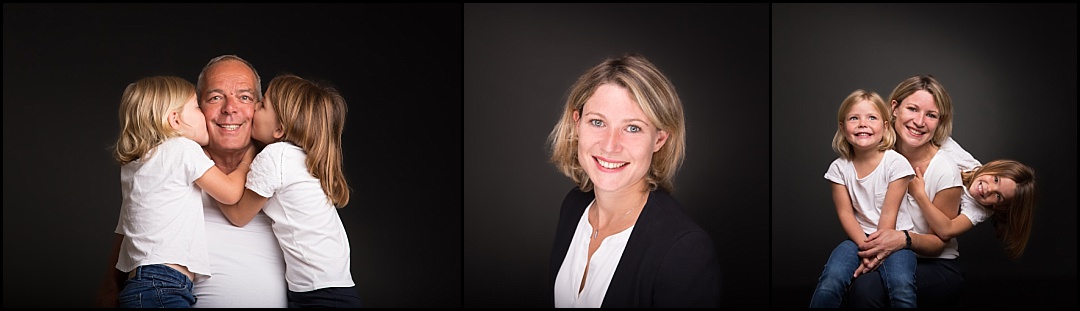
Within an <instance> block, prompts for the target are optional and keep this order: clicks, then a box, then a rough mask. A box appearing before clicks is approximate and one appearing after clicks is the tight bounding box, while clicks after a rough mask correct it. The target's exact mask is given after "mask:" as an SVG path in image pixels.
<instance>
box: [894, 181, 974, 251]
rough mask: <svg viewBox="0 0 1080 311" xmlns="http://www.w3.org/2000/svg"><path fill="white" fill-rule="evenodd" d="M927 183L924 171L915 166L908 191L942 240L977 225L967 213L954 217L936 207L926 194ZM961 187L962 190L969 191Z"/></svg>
mask: <svg viewBox="0 0 1080 311" xmlns="http://www.w3.org/2000/svg"><path fill="white" fill-rule="evenodd" d="M925 184H926V181H925V180H923V174H922V172H921V171H920V170H919V168H915V178H914V179H912V180H911V184H910V185H908V192H910V193H911V196H912V197H914V198H915V201H916V202H918V203H919V209H920V210H922V213H923V217H924V218H926V223H927V224H930V228H931V229H933V230H934V233H935V234H937V235H938V236H939V237H941V239H942V240H949V239H952V238H954V237H956V236H959V235H960V234H961V233H964V232H967V231H968V230H969V229H971V228H973V227H975V225H973V224H971V220H970V219H968V217H967V215H964V214H960V215H959V216H957V217H955V218H952V219H949V217H948V216H945V212H943V211H942V210H940V209H938V208H936V206H934V203H933V202H931V201H930V197H929V196H927V195H926V190H925V188H924V185H925ZM961 189H962V190H961V191H967V190H966V189H963V188H961ZM946 190H949V189H946ZM943 191H945V190H943ZM957 206H958V207H959V203H957Z"/></svg>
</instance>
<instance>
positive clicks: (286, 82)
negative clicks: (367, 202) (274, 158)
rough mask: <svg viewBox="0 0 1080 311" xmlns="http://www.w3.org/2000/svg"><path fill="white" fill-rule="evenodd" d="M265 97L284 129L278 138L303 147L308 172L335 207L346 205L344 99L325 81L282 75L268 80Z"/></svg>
mask: <svg viewBox="0 0 1080 311" xmlns="http://www.w3.org/2000/svg"><path fill="white" fill-rule="evenodd" d="M266 100H267V102H269V104H272V105H274V112H275V113H276V114H277V118H278V121H279V122H281V128H282V129H283V130H284V132H285V134H284V136H282V137H281V141H285V142H290V143H292V144H294V145H296V146H297V147H300V149H303V150H304V152H305V153H306V154H307V160H306V164H307V169H308V171H309V172H311V175H313V176H315V178H318V179H319V183H321V184H322V189H323V192H324V193H326V197H327V198H328V199H329V200H330V202H331V203H332V204H334V206H337V207H338V208H342V207H345V205H347V204H349V185H348V183H346V182H345V174H344V172H343V171H342V163H341V158H342V156H341V132H342V131H343V130H344V128H345V113H346V110H347V107H348V106H347V105H346V104H345V99H344V98H343V97H342V96H341V94H340V93H339V92H338V91H337V89H335V88H334V87H332V86H330V85H329V84H326V83H324V82H312V81H309V80H306V79H303V78H300V77H298V76H295V75H291V74H282V75H278V76H276V77H274V79H273V80H270V84H269V85H268V86H267V88H266ZM264 104H266V103H265V102H264Z"/></svg>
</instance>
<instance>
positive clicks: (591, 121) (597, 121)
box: [589, 119, 604, 126]
mask: <svg viewBox="0 0 1080 311" xmlns="http://www.w3.org/2000/svg"><path fill="white" fill-rule="evenodd" d="M589 123H591V124H592V126H604V121H600V120H597V119H592V120H589Z"/></svg>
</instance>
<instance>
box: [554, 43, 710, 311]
mask: <svg viewBox="0 0 1080 311" xmlns="http://www.w3.org/2000/svg"><path fill="white" fill-rule="evenodd" d="M685 132H686V130H685V126H684V119H683V109H682V103H681V102H680V100H679V97H678V95H677V94H676V93H675V88H674V86H673V85H672V84H671V82H670V81H669V80H668V79H667V77H665V76H664V75H663V74H662V73H661V72H660V71H659V69H657V67H656V66H655V65H653V64H652V63H650V62H649V61H648V60H646V59H645V58H644V57H643V56H641V55H636V54H629V55H624V56H621V57H615V58H609V59H605V60H604V61H603V62H601V63H600V64H599V65H597V66H595V67H593V68H592V69H589V70H588V71H586V72H585V73H584V74H583V75H582V76H581V77H580V78H579V79H578V81H577V82H576V83H575V84H574V85H573V87H572V88H571V91H570V94H569V97H568V99H567V101H566V105H565V107H564V110H563V114H562V118H561V119H560V120H559V122H558V123H557V124H556V125H555V128H554V129H553V130H552V132H551V134H550V136H549V143H550V147H551V161H552V162H553V163H554V164H555V166H556V167H557V168H558V169H559V170H560V171H561V172H562V173H563V174H565V175H566V176H567V177H569V178H570V179H571V180H573V182H574V183H575V184H576V185H577V186H576V187H575V188H574V189H572V190H570V192H569V193H567V195H566V197H565V199H564V201H563V204H562V208H561V209H560V213H559V223H558V227H557V229H556V234H555V242H554V246H553V249H552V254H551V270H550V271H552V274H551V277H550V281H551V286H552V287H551V288H552V291H553V299H552V302H553V306H554V307H586V308H590V307H591V308H595V307H717V306H719V304H720V272H719V262H718V259H717V257H716V252H715V250H714V248H713V242H712V238H711V237H710V236H709V234H708V233H707V232H705V231H704V230H702V229H701V227H700V226H698V224H697V223H696V222H695V221H694V220H693V219H691V218H690V217H689V216H687V215H686V214H685V213H684V212H683V211H682V210H681V207H680V205H679V203H678V201H676V200H675V198H673V197H672V196H671V194H670V193H671V191H672V190H673V188H674V183H673V180H674V176H675V171H676V170H677V169H678V167H679V165H680V164H681V162H682V160H683V156H684V151H685V141H686V140H685Z"/></svg>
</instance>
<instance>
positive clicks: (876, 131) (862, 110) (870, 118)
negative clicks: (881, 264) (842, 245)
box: [832, 100, 910, 247]
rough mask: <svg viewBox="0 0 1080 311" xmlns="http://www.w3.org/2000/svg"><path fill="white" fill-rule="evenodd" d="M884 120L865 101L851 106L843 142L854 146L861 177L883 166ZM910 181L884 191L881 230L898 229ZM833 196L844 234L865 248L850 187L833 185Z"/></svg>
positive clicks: (896, 183)
mask: <svg viewBox="0 0 1080 311" xmlns="http://www.w3.org/2000/svg"><path fill="white" fill-rule="evenodd" d="M882 120H883V119H882V118H881V113H880V112H879V111H877V109H875V108H874V104H873V103H871V102H870V101H865V100H864V101H860V102H858V103H855V104H854V105H852V106H851V108H850V109H849V110H848V113H847V114H846V117H845V118H844V121H843V122H842V123H841V125H842V126H843V131H844V139H846V140H847V142H848V144H850V145H851V147H852V151H853V153H854V157H853V158H852V162H853V164H854V165H855V172H856V175H858V176H857V177H858V178H863V177H866V176H867V175H868V174H870V172H873V171H874V170H875V169H876V168H877V166H878V164H879V163H881V159H882V158H884V157H885V152H884V151H880V150H878V145H879V144H881V140H882V139H883V135H884V131H885V126H887V125H886V124H885V123H884V121H882ZM909 179H910V178H907V177H906V178H902V179H897V180H894V181H892V182H890V183H889V188H888V190H886V192H885V201H884V203H883V205H882V207H881V217H880V218H879V219H878V227H877V228H878V230H887V229H894V228H896V217H897V214H898V213H899V211H900V200H901V199H902V198H903V196H904V190H905V188H906V187H907V182H908V180H909ZM832 194H833V202H834V203H835V205H836V214H837V216H838V217H840V225H841V227H843V229H844V232H845V233H847V235H848V238H850V239H851V240H852V241H854V242H855V243H856V244H858V245H859V246H860V247H862V246H864V245H865V241H864V240H865V239H866V235H865V234H864V233H863V229H862V226H861V225H860V224H859V222H858V221H857V220H856V219H855V211H854V208H853V203H852V202H851V195H849V194H848V189H847V187H846V186H845V185H841V184H836V183H833V184H832Z"/></svg>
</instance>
